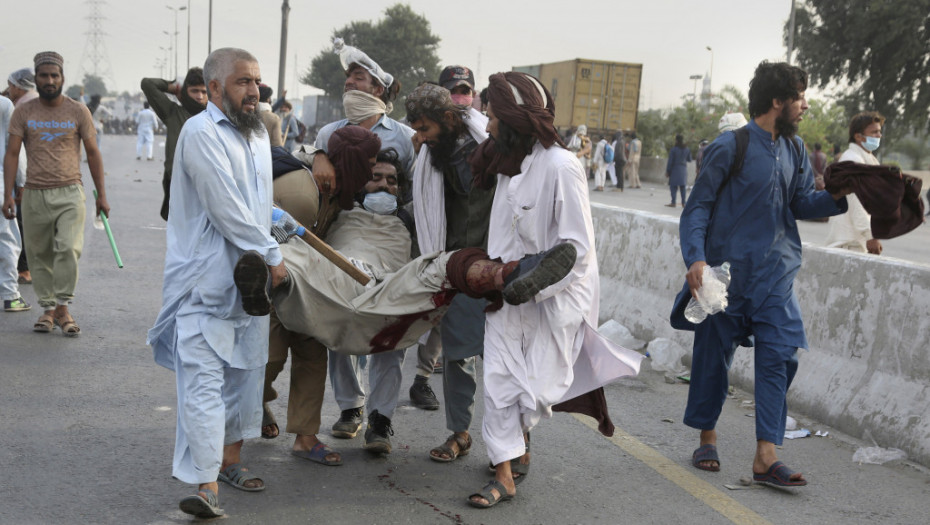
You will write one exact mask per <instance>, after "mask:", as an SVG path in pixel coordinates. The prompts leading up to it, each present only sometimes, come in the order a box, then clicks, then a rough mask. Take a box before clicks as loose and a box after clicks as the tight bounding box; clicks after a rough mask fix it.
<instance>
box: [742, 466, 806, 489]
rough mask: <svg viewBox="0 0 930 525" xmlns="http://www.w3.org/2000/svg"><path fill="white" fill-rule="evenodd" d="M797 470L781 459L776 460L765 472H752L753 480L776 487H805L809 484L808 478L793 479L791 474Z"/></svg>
mask: <svg viewBox="0 0 930 525" xmlns="http://www.w3.org/2000/svg"><path fill="white" fill-rule="evenodd" d="M794 473H795V472H794V471H793V470H791V469H790V468H788V466H787V465H785V464H784V463H782V462H781V461H776V462H775V463H772V466H771V467H769V469H768V470H767V471H765V473H764V474H757V473H755V472H753V473H752V480H753V481H755V482H756V483H759V484H761V485H766V486H769V487H775V488H785V487H803V486H804V485H807V480H806V479H799V480H793V479H791V475H792V474H794Z"/></svg>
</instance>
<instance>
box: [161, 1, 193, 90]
mask: <svg viewBox="0 0 930 525" xmlns="http://www.w3.org/2000/svg"><path fill="white" fill-rule="evenodd" d="M165 7H167V8H168V9H170V10H172V11H174V77H175V78H177V76H178V11H187V7H185V6H183V5H182V6H181V7H171V6H170V5H166V6H165ZM187 30H188V33H187V36H188V42H187V45H188V46H190V14H189V13H188V29H187ZM187 61H188V62H190V51H189V50H188V53H187Z"/></svg>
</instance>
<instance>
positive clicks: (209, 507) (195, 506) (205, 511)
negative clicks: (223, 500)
mask: <svg viewBox="0 0 930 525" xmlns="http://www.w3.org/2000/svg"><path fill="white" fill-rule="evenodd" d="M197 492H198V494H194V495H192V496H188V497H186V498H184V499H182V500H181V502H180V503H179V504H178V508H180V509H181V511H182V512H184V513H185V514H190V515H192V516H196V517H198V518H202V519H207V518H216V517H219V516H222V515H223V514H225V512H224V511H223V509H221V508H220V501H219V498H218V497H217V495H216V492H213V491H212V490H210V489H202V490H198V491H197ZM200 492H203V493H204V494H206V495H207V497H206V499H204V497H203V496H201V495H200V494H199V493H200Z"/></svg>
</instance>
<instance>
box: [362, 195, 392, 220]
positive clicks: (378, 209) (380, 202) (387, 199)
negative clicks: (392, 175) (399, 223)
mask: <svg viewBox="0 0 930 525" xmlns="http://www.w3.org/2000/svg"><path fill="white" fill-rule="evenodd" d="M362 206H364V207H365V209H366V210H368V211H370V212H371V213H377V214H378V215H390V214H392V213H394V212H395V211H397V196H396V195H391V194H390V193H388V192H386V191H378V192H375V193H369V194H367V195H365V200H364V201H363V202H362Z"/></svg>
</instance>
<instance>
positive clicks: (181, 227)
mask: <svg viewBox="0 0 930 525" xmlns="http://www.w3.org/2000/svg"><path fill="white" fill-rule="evenodd" d="M203 74H204V80H205V81H206V83H207V88H208V90H209V97H210V99H209V102H208V103H207V110H206V111H204V112H202V113H200V114H198V115H195V116H193V117H191V118H190V119H189V120H188V121H187V123H186V124H185V125H184V129H183V130H181V135H180V137H179V138H178V145H177V150H176V152H175V160H174V169H173V177H172V181H171V195H172V198H171V201H170V204H169V207H170V212H169V214H168V231H167V253H166V255H165V279H164V289H163V301H164V302H163V304H162V310H161V312H160V313H159V315H158V319H157V320H156V322H155V327H154V328H152V329H151V330H150V331H149V333H148V343H149V344H151V345H152V348H153V351H154V356H155V361H156V362H157V363H158V364H160V365H162V366H165V367H167V368H169V369H172V370H174V371H175V374H176V376H177V391H178V423H177V434H176V442H175V452H174V468H173V471H172V475H173V476H174V477H176V478H178V479H180V480H181V481H184V482H186V483H191V484H196V485H198V489H197V490H198V491H197V493H196V494H194V495H192V496H189V497H186V498H184V499H182V500H181V502H180V508H181V510H182V511H184V512H186V513H188V514H192V515H194V516H197V517H201V518H206V517H215V516H219V515H222V514H223V510H222V509H220V508H219V502H218V497H217V491H218V487H217V480H218V479H219V480H221V481H224V482H226V483H228V484H230V485H232V486H233V487H235V488H238V489H241V490H246V491H259V490H264V488H265V484H264V482H263V481H262V480H261V479H259V478H257V477H255V476H253V475H252V474H251V473H250V472H249V471H248V469H246V468H244V467H243V466H242V465H241V464H240V451H241V449H242V442H243V440H244V439H249V438H255V437H258V436H259V433H260V427H261V420H262V384H263V379H264V373H265V363H266V362H267V361H268V316H267V315H265V316H261V317H252V316H249V315H248V314H246V313H245V311H243V309H242V307H241V306H240V302H241V299H240V296H239V294H238V291H237V289H236V286H235V284H234V282H233V268H234V267H235V264H236V261H237V260H238V259H239V257H240V256H241V255H242V254H243V253H244V252H246V251H249V252H250V253H256V254H260V257H261V258H262V260H263V261H264V264H267V265H268V268H269V270H268V271H269V273H270V275H271V277H272V282H273V283H280V282H281V281H282V279H283V277H284V275H285V270H284V263H283V258H282V256H281V251H280V249H279V248H278V243H277V242H276V241H275V240H274V239H273V238H272V237H271V235H270V231H271V208H272V205H271V203H272V183H271V175H272V174H271V147H270V145H269V143H268V134H267V132H266V130H265V126H264V124H263V123H262V120H261V118H260V117H259V115H258V85H259V84H260V83H261V73H260V71H259V66H258V61H257V60H256V59H255V57H254V56H252V55H251V54H250V53H248V52H247V51H245V50H242V49H235V48H223V49H217V50H216V51H214V52H213V53H211V54H210V56H209V57H208V58H207V61H206V63H205V64H204V68H203Z"/></svg>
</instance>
